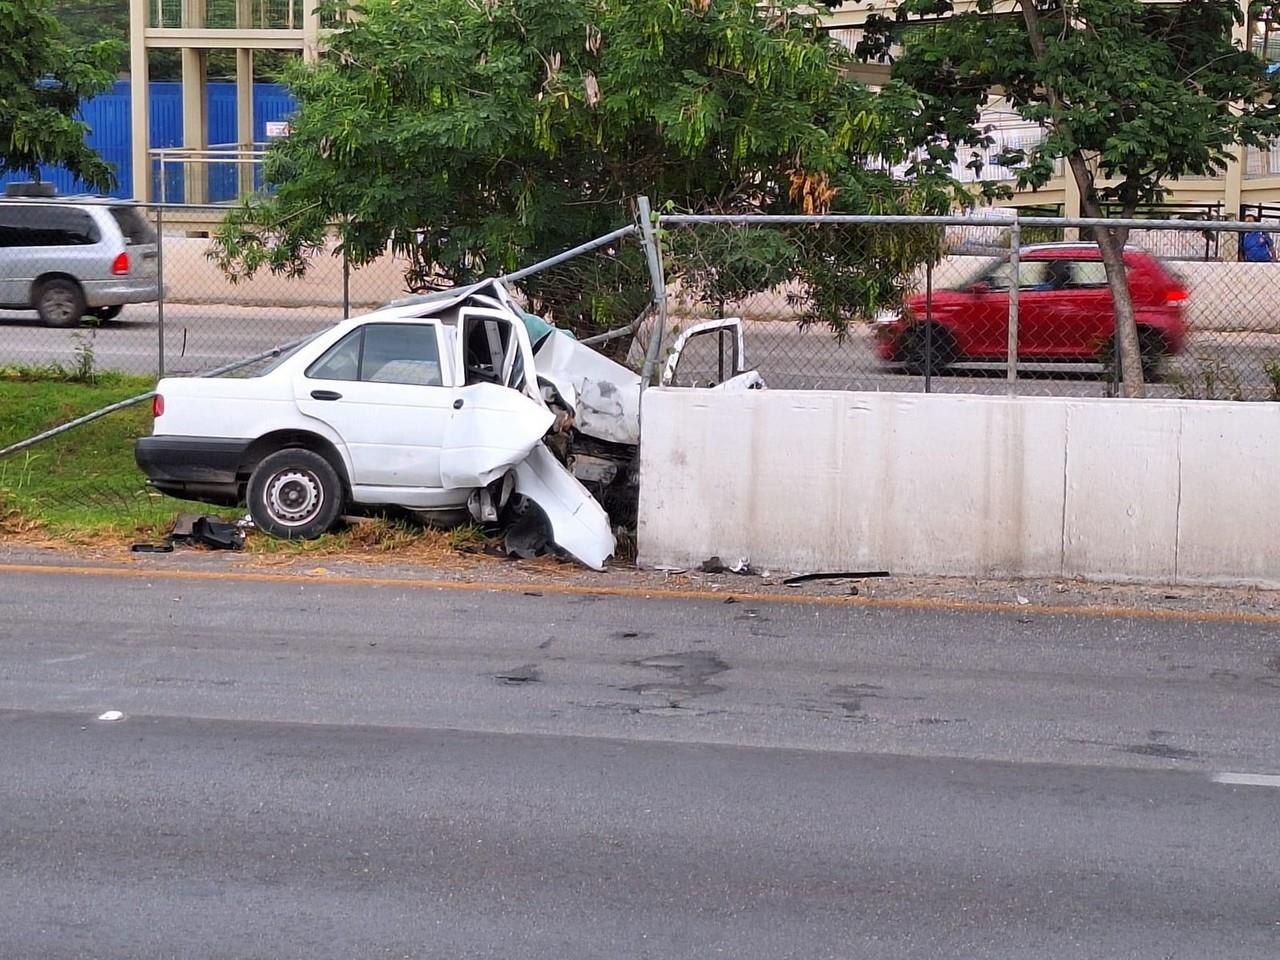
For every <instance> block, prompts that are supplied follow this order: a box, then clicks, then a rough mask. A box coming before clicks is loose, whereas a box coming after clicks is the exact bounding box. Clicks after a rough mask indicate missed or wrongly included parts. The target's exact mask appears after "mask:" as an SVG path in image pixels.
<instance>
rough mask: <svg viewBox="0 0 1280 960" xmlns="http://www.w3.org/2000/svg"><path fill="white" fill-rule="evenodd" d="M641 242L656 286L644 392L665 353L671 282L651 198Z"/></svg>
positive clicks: (644, 201) (643, 202)
mask: <svg viewBox="0 0 1280 960" xmlns="http://www.w3.org/2000/svg"><path fill="white" fill-rule="evenodd" d="M638 203H639V207H640V242H641V243H642V244H643V245H644V255H645V259H646V260H648V261H649V280H650V282H651V283H652V284H653V306H654V316H653V331H652V332H651V333H650V334H649V349H648V350H647V351H646V352H645V357H644V367H643V368H642V369H641V371H640V389H641V390H644V388H645V387H647V386H649V381H650V380H652V379H653V371H654V370H655V369H656V367H657V366H658V354H659V353H660V352H661V350H662V337H663V334H664V333H665V332H666V329H667V280H666V277H665V275H664V274H663V272H662V251H661V250H660V249H659V248H658V237H657V234H656V232H655V231H654V229H653V211H652V210H651V209H650V207H649V198H648V197H644V196H642V197H640V198H639V200H638Z"/></svg>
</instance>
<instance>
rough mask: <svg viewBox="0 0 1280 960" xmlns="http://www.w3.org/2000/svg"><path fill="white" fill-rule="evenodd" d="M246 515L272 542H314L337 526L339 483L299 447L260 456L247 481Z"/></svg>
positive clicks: (323, 462) (324, 463) (330, 471)
mask: <svg viewBox="0 0 1280 960" xmlns="http://www.w3.org/2000/svg"><path fill="white" fill-rule="evenodd" d="M247 499H248V501H249V516H250V517H252V518H253V522H254V525H255V526H256V527H257V528H258V529H259V530H264V531H266V532H267V533H269V534H271V535H272V536H273V537H282V538H284V539H287V540H314V539H315V538H316V537H318V536H320V534H322V533H324V532H325V531H326V530H328V529H329V528H330V527H332V526H333V525H334V523H336V522H337V520H338V517H339V516H341V515H342V508H343V503H344V496H343V489H342V480H341V479H340V478H339V477H338V472H337V471H336V470H334V469H333V465H332V464H331V463H329V461H328V460H326V459H325V458H324V457H322V456H320V454H318V453H315V452H314V451H312V450H304V449H302V448H300V447H290V448H287V449H285V450H277V451H276V452H275V453H273V454H271V455H270V456H268V457H265V458H264V459H263V460H262V461H261V462H260V463H259V464H258V465H257V466H256V467H255V468H254V470H253V473H252V474H251V475H250V477H249V489H248V495H247Z"/></svg>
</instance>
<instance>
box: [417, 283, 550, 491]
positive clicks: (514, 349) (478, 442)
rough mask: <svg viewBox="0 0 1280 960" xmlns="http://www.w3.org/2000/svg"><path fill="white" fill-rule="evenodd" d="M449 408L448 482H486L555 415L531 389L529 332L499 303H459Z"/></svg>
mask: <svg viewBox="0 0 1280 960" xmlns="http://www.w3.org/2000/svg"><path fill="white" fill-rule="evenodd" d="M457 324H458V332H457V338H456V343H455V349H456V353H455V356H454V365H453V366H454V370H455V377H456V379H455V383H456V385H455V387H454V393H453V409H452V415H451V416H450V418H449V423H448V425H447V427H446V428H445V433H444V442H443V445H442V448H441V452H440V477H441V481H442V483H443V485H444V486H445V487H446V488H449V489H459V488H465V487H485V486H488V485H489V484H490V483H492V482H493V481H494V480H496V479H497V478H498V477H501V476H502V475H503V474H504V473H506V472H507V471H508V470H510V469H511V468H512V467H514V466H515V465H516V464H518V463H520V462H521V461H522V460H524V459H525V458H526V457H527V456H529V452H530V451H531V450H533V448H534V447H536V446H537V445H538V444H540V443H541V442H542V438H543V437H544V436H545V435H546V432H547V431H548V430H550V429H551V425H552V424H553V423H554V422H555V416H554V414H552V413H551V411H550V410H548V409H547V406H546V404H545V403H543V401H542V398H541V397H540V396H539V395H538V393H537V391H536V390H534V391H530V390H529V380H530V378H531V377H532V376H533V349H532V347H531V346H530V344H529V335H528V333H527V332H526V331H525V329H524V324H522V323H520V322H519V321H518V320H517V319H516V318H514V317H513V316H512V315H511V314H510V313H509V312H507V311H505V310H498V309H489V308H482V307H463V308H462V309H461V310H459V311H458V319H457Z"/></svg>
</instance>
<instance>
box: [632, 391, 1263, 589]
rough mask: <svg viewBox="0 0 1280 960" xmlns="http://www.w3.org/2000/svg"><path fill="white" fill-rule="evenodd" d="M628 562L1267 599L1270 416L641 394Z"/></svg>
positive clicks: (1122, 407) (811, 395)
mask: <svg viewBox="0 0 1280 960" xmlns="http://www.w3.org/2000/svg"><path fill="white" fill-rule="evenodd" d="M642 417H643V424H644V440H643V443H642V447H641V478H640V519H639V541H640V562H641V563H642V564H643V565H647V566H656V565H666V564H671V565H677V566H682V567H684V566H693V565H696V564H698V563H700V562H701V561H703V560H705V559H707V558H708V557H710V556H719V557H721V558H722V559H724V560H725V561H726V562H728V561H731V560H735V559H737V558H740V557H747V558H749V559H750V560H751V562H752V563H753V564H754V565H755V566H756V567H758V568H765V569H772V570H780V571H796V572H814V571H824V570H826V571H836V570H868V569H885V570H889V571H891V572H894V573H899V574H932V575H956V576H1013V577H1021V576H1026V577H1039V576H1048V577H1053V576H1067V577H1076V576H1080V577H1086V578H1090V579H1114V580H1150V581H1161V582H1179V581H1185V582H1208V583H1222V584H1240V583H1252V584H1259V585H1265V586H1275V587H1280V546H1278V543H1277V538H1280V443H1277V442H1276V441H1277V439H1280V404H1262V403H1213V402H1207V401H1176V400H1169V401H1143V402H1133V401H1130V402H1124V401H1116V400H1095V399H1062V398H1049V397H1044V398H1040V397H1037V398H1021V397H1019V398H1009V397H967V396H940V395H932V396H929V395H922V394H890V393H841V392H827V391H768V390H763V391H753V392H750V393H745V394H736V395H735V394H723V393H715V392H710V391H695V390H657V389H655V390H648V391H646V392H645V395H644V401H643V414H642Z"/></svg>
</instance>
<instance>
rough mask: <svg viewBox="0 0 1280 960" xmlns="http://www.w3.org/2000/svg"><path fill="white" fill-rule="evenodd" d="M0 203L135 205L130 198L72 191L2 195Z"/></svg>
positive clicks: (93, 205)
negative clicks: (62, 193)
mask: <svg viewBox="0 0 1280 960" xmlns="http://www.w3.org/2000/svg"><path fill="white" fill-rule="evenodd" d="M0 203H13V204H19V203H20V204H31V205H33V206H46V207H47V206H70V205H75V206H82V207H136V206H137V204H136V203H134V202H133V201H132V200H121V199H120V198H119V197H100V196H97V195H95V194H92V193H72V194H67V195H66V196H57V197H4V196H0Z"/></svg>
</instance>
